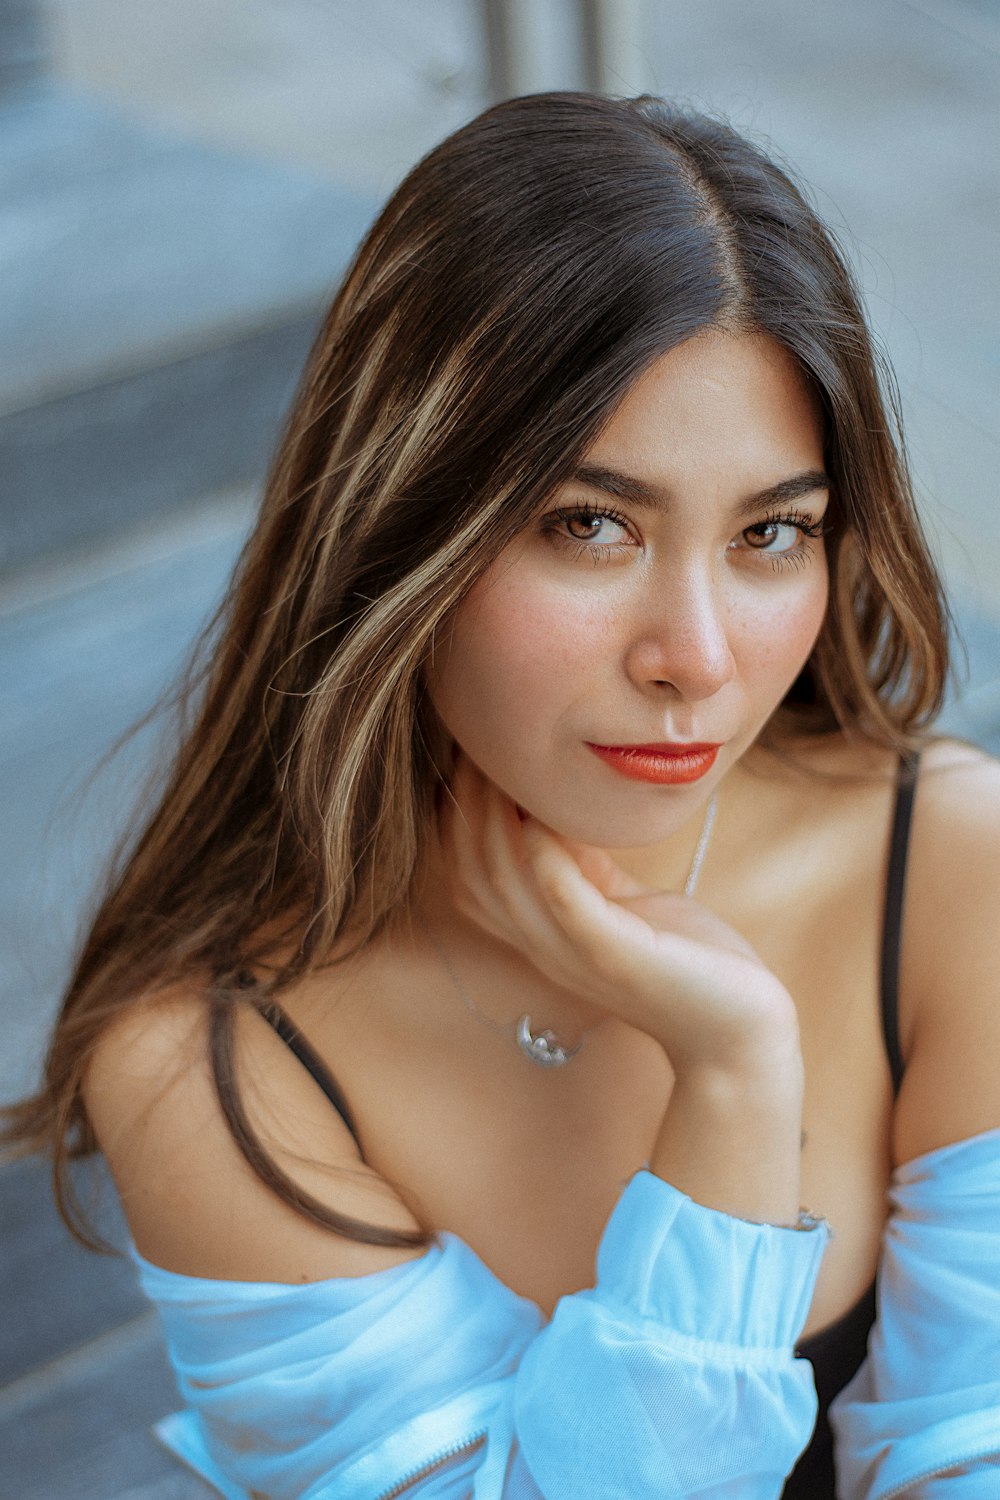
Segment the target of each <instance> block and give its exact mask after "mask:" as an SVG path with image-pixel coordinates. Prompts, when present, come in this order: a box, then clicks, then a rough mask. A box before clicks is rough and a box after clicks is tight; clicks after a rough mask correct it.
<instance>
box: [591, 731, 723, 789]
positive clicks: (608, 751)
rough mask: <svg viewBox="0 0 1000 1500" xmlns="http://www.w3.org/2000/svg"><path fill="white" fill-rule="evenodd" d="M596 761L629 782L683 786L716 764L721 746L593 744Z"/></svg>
mask: <svg viewBox="0 0 1000 1500" xmlns="http://www.w3.org/2000/svg"><path fill="white" fill-rule="evenodd" d="M587 748H588V750H592V751H593V752H594V754H595V755H596V756H597V757H598V759H599V760H602V761H603V762H604V764H605V765H607V766H610V767H611V769H612V770H613V771H617V772H618V774H619V775H620V776H624V777H626V778H627V779H628V780H629V781H646V782H651V783H653V784H654V785H659V786H683V785H684V784H685V783H687V782H690V781H698V780H699V779H700V778H701V777H702V776H704V775H705V774H706V772H708V771H710V770H711V769H712V766H713V765H714V764H715V757H716V756H717V755H718V753H719V750H720V749H721V748H722V747H721V745H710V744H703V743H694V742H692V743H689V744H656V745H592V744H590V743H589V741H588V742H587Z"/></svg>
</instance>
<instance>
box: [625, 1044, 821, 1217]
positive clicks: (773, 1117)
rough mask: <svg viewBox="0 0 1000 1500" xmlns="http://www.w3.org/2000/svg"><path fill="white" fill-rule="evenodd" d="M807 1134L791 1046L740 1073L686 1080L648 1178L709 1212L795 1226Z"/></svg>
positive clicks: (679, 1084)
mask: <svg viewBox="0 0 1000 1500" xmlns="http://www.w3.org/2000/svg"><path fill="white" fill-rule="evenodd" d="M801 1129H802V1060H801V1055H800V1053H799V1049H798V1044H797V1041H796V1040H794V1039H789V1040H788V1041H785V1042H783V1043H782V1044H781V1045H779V1046H776V1047H775V1048H774V1049H773V1050H772V1052H771V1053H770V1054H768V1055H767V1056H761V1057H759V1058H758V1059H756V1060H755V1061H754V1062H753V1063H748V1064H747V1065H746V1066H744V1067H742V1068H740V1069H736V1068H722V1067H716V1066H702V1067H699V1068H697V1069H691V1070H689V1071H687V1072H686V1073H682V1074H681V1075H680V1076H679V1077H678V1078H677V1080H676V1082H675V1084H674V1087H673V1091H672V1093H671V1096H670V1102H669V1104H668V1106H667V1109H666V1112H665V1114H664V1117H663V1122H662V1125H661V1127H660V1132H659V1135H658V1136H657V1139H656V1143H655V1145H654V1147H653V1151H652V1155H651V1157H650V1163H649V1166H650V1171H652V1172H653V1173H655V1175H656V1176H657V1177H661V1178H663V1180H664V1181H665V1182H669V1183H671V1184H672V1185H673V1186H674V1187H676V1188H678V1189H679V1190H680V1191H681V1192H683V1193H686V1194H687V1195H688V1197H690V1198H693V1199H694V1201H695V1202H696V1203H701V1204H703V1205H704V1206H705V1207H706V1208H714V1209H718V1210H720V1211H721V1212H723V1213H727V1214H732V1215H733V1216H734V1217H736V1218H741V1219H750V1220H753V1221H755V1222H757V1223H771V1224H785V1225H792V1224H794V1223H795V1222H796V1220H797V1218H798V1214H799V1209H800V1201H799V1172H800V1145H801Z"/></svg>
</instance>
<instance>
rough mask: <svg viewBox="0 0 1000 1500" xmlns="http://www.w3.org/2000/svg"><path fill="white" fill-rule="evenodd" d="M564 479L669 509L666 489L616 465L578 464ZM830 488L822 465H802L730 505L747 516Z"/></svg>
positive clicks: (635, 502)
mask: <svg viewBox="0 0 1000 1500" xmlns="http://www.w3.org/2000/svg"><path fill="white" fill-rule="evenodd" d="M567 483H570V484H573V483H576V484H582V485H584V486H585V487H586V488H587V489H591V490H601V491H602V492H603V493H604V494H606V495H614V496H615V498H616V499H618V500H629V501H631V503H632V504H633V505H639V506H642V507H643V508H644V509H646V510H659V511H664V510H669V508H670V501H669V498H668V496H667V492H666V491H665V490H663V489H660V488H659V487H658V486H656V485H651V484H646V482H645V481H644V480H642V479H637V478H636V477H635V475H633V474H624V473H622V472H621V470H620V469H608V468H605V467H604V466H603V465H602V464H587V463H584V464H578V465H577V466H576V468H575V469H574V470H573V472H572V473H571V474H570V475H569V478H568V480H567ZM830 488H832V482H831V479H830V476H829V474H827V473H825V472H824V471H823V470H822V469H804V470H803V471H802V472H801V473H800V474H791V475H789V477H788V478H787V479H781V480H779V481H778V483H777V484H770V485H768V486H767V488H766V489H763V490H757V491H756V493H755V494H753V495H746V496H744V498H743V499H742V500H740V501H739V503H738V504H737V505H736V506H734V508H733V509H734V514H735V515H737V516H747V515H751V514H754V513H755V512H757V511H759V510H763V509H765V508H766V507H767V506H772V505H787V504H788V503H789V502H790V501H792V500H800V499H801V498H802V496H803V495H811V494H813V493H815V491H816V490H828V489H830Z"/></svg>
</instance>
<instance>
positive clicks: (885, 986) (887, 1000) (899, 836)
mask: <svg viewBox="0 0 1000 1500" xmlns="http://www.w3.org/2000/svg"><path fill="white" fill-rule="evenodd" d="M919 760H920V757H919V756H913V757H912V758H911V759H906V760H902V761H901V762H900V766H899V776H898V778H897V782H896V807H895V812H894V814H893V819H892V833H891V836H890V839H889V863H888V867H887V870H886V880H885V906H884V909H883V916H882V958H881V971H880V996H881V1003H882V1035H883V1037H884V1038H885V1050H886V1056H887V1057H888V1059H889V1070H890V1072H891V1074H892V1091H893V1094H894V1095H895V1094H898V1093H899V1086H900V1084H901V1083H902V1081H903V1054H902V1051H901V1049H900V1045H899V1017H898V1010H899V949H900V939H901V936H902V928H903V892H904V889H905V886H906V855H907V851H908V849H909V843H910V821H911V818H912V815H913V794H914V792H915V790H916V785H917V770H918V766H919ZM875 1289H876V1283H875V1282H874V1281H873V1282H872V1284H871V1286H870V1287H869V1288H868V1290H867V1291H866V1292H865V1293H863V1295H862V1296H861V1297H859V1298H858V1300H857V1302H856V1303H855V1304H854V1306H853V1307H852V1308H849V1309H848V1311H847V1312H846V1313H844V1315H843V1317H841V1318H838V1319H837V1321H836V1322H835V1323H830V1324H828V1325H827V1327H826V1328H821V1329H820V1330H819V1332H818V1333H814V1334H813V1335H812V1336H811V1338H807V1339H801V1340H800V1341H799V1343H798V1345H797V1346H796V1351H795V1352H796V1353H797V1354H799V1355H801V1356H802V1357H803V1358H804V1359H808V1360H809V1362H810V1364H811V1365H812V1367H813V1375H814V1376H815V1380H816V1395H817V1397H818V1398H819V1412H818V1414H817V1417H816V1426H815V1428H814V1429H813V1435H812V1440H811V1441H810V1443H809V1446H808V1448H806V1450H805V1452H804V1453H803V1454H802V1456H801V1458H800V1459H799V1461H798V1463H797V1464H796V1465H795V1468H794V1469H793V1470H792V1472H791V1474H790V1475H789V1476H788V1480H787V1482H786V1484H785V1487H784V1489H783V1490H782V1492H781V1494H782V1500H836V1494H835V1490H834V1470H833V1431H832V1429H831V1427H830V1419H829V1417H828V1415H827V1412H828V1410H829V1406H830V1402H831V1401H832V1400H833V1398H834V1396H836V1395H837V1393H838V1392H839V1391H841V1390H843V1388H844V1386H845V1385H846V1384H847V1382H848V1381H849V1380H850V1379H851V1377H852V1376H853V1375H854V1374H855V1373H856V1372H857V1370H858V1367H859V1366H860V1364H861V1362H862V1360H863V1359H864V1357H865V1355H866V1354H867V1352H868V1335H869V1333H870V1332H871V1328H872V1324H873V1323H874V1322H875V1313H876V1299H875Z"/></svg>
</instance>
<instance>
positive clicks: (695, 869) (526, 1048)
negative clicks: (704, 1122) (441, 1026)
mask: <svg viewBox="0 0 1000 1500" xmlns="http://www.w3.org/2000/svg"><path fill="white" fill-rule="evenodd" d="M717 800H718V793H717V792H713V793H712V796H711V797H710V798H709V802H708V806H707V807H706V808H705V821H704V822H703V823H702V825H701V833H700V834H699V835H698V843H697V846H696V847H695V851H694V856H693V858H692V860H691V868H690V869H689V870H688V874H687V879H686V880H685V882H684V895H685V896H693V895H694V892H695V887H696V886H697V884H698V877H699V875H700V874H701V867H702V865H703V864H704V862H705V855H706V853H707V852H708V845H709V840H710V839H711V837H712V828H713V826H714V824H715V808H716V802H717ZM425 932H426V929H425ZM426 935H427V938H428V941H429V942H430V945H431V947H432V948H433V949H434V952H435V953H436V954H437V956H438V958H439V959H440V961H441V967H442V968H443V969H444V971H445V973H446V974H447V975H448V978H449V979H450V980H451V982H452V984H453V985H454V986H455V989H456V990H457V991H458V993H459V994H460V995H461V997H462V999H463V1000H464V1002H465V1005H466V1008H467V1009H468V1010H470V1011H471V1012H472V1014H473V1015H474V1016H477V1017H478V1018H479V1020H480V1021H482V1022H483V1023H484V1025H486V1026H488V1027H489V1028H490V1030H491V1031H495V1032H497V1033H498V1034H499V1035H501V1036H511V1035H513V1036H514V1038H515V1039H516V1041H517V1045H518V1046H519V1047H520V1049H521V1051H522V1052H523V1053H524V1055H525V1057H526V1058H528V1060H529V1062H533V1063H536V1064H537V1066H538V1067H540V1068H562V1067H565V1065H566V1064H567V1063H568V1062H569V1060H570V1059H571V1058H573V1057H575V1056H576V1054H577V1053H578V1052H579V1051H580V1049H581V1048H582V1046H583V1042H584V1037H586V1036H587V1034H588V1032H591V1031H593V1030H594V1027H593V1026H588V1027H587V1029H586V1031H584V1032H583V1034H582V1035H581V1037H580V1040H579V1041H578V1042H577V1044H576V1046H575V1047H564V1046H563V1045H562V1043H561V1042H560V1041H559V1038H558V1037H557V1036H556V1034H555V1032H553V1031H539V1032H537V1033H532V1030H531V1017H530V1016H529V1015H527V1014H525V1015H523V1016H521V1018H520V1020H517V1021H494V1019H493V1017H492V1016H488V1015H486V1013H485V1012H484V1011H481V1010H480V1009H479V1006H478V1005H477V1004H476V1002H475V1001H474V1000H473V998H472V996H471V995H470V994H469V992H468V991H467V990H466V988H465V986H464V985H463V984H462V981H461V980H460V979H459V977H458V975H457V974H456V973H455V971H454V969H453V968H452V966H451V964H450V963H449V962H448V960H447V958H446V957H445V955H444V953H443V952H442V951H441V949H440V948H439V947H438V945H437V943H436V942H435V940H434V937H433V935H432V934H431V933H430V932H426ZM595 1025H598V1026H599V1025H600V1022H599V1021H598V1022H595Z"/></svg>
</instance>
